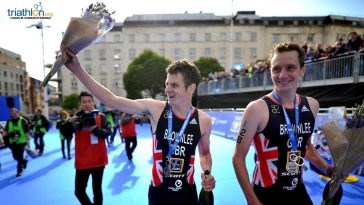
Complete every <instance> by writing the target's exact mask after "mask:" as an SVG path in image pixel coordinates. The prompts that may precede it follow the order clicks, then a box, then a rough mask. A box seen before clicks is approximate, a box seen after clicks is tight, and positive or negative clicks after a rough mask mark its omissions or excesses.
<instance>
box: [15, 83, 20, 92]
mask: <svg viewBox="0 0 364 205" xmlns="http://www.w3.org/2000/svg"><path fill="white" fill-rule="evenodd" d="M19 90H20V89H19V84H16V91H17V92H19Z"/></svg>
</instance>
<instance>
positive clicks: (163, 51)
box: [158, 48, 166, 57]
mask: <svg viewBox="0 0 364 205" xmlns="http://www.w3.org/2000/svg"><path fill="white" fill-rule="evenodd" d="M158 53H159V55H160V56H163V57H166V49H164V48H160V49H159V50H158Z"/></svg>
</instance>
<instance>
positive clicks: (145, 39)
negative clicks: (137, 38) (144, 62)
mask: <svg viewBox="0 0 364 205" xmlns="http://www.w3.org/2000/svg"><path fill="white" fill-rule="evenodd" d="M149 42H150V34H149V33H146V34H144V43H149Z"/></svg>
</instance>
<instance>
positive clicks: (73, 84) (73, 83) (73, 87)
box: [71, 79, 77, 90]
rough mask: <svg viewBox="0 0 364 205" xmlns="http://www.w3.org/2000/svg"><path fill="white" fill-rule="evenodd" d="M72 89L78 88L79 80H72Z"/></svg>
mask: <svg viewBox="0 0 364 205" xmlns="http://www.w3.org/2000/svg"><path fill="white" fill-rule="evenodd" d="M71 89H74V90H75V89H77V80H76V79H72V80H71Z"/></svg>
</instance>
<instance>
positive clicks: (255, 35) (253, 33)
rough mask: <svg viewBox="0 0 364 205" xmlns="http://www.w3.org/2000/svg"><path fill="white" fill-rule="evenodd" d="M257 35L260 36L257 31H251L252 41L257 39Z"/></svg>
mask: <svg viewBox="0 0 364 205" xmlns="http://www.w3.org/2000/svg"><path fill="white" fill-rule="evenodd" d="M257 36H258V34H257V32H251V33H250V41H253V42H255V41H257Z"/></svg>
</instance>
